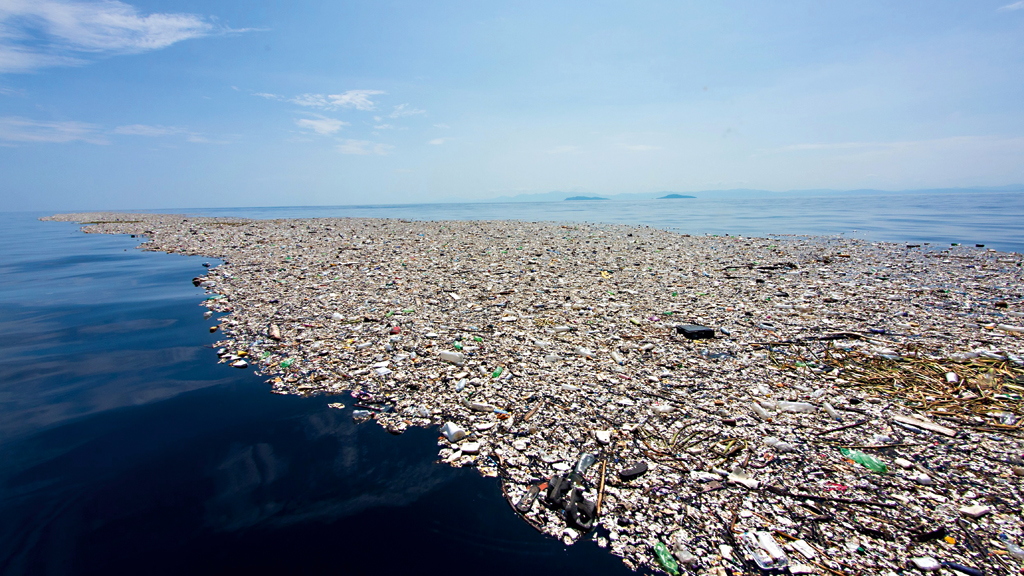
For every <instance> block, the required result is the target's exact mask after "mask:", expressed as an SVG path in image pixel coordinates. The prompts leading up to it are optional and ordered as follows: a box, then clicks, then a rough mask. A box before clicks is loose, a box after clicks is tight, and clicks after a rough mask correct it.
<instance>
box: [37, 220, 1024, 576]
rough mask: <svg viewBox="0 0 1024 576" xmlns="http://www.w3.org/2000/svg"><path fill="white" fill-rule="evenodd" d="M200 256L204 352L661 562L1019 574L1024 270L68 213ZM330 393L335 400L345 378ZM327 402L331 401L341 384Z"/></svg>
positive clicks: (584, 531) (823, 246)
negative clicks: (208, 348) (420, 435)
mask: <svg viewBox="0 0 1024 576" xmlns="http://www.w3.org/2000/svg"><path fill="white" fill-rule="evenodd" d="M51 219H55V220H65V221H78V222H82V223H83V224H84V225H85V227H84V230H85V231H86V232H101V233H111V234H135V235H142V236H144V237H145V238H146V241H145V243H144V244H143V245H142V247H143V248H144V249H146V250H154V251H162V252H170V253H181V254H190V255H204V256H208V257H216V258H220V259H222V260H223V261H224V262H225V263H224V264H223V265H221V266H217V267H213V268H210V269H208V270H203V272H204V274H203V275H202V276H199V277H197V278H195V280H194V283H195V285H196V286H197V287H200V288H203V289H204V290H205V291H206V292H207V299H206V300H205V301H204V302H203V306H204V307H205V311H206V312H214V313H217V314H219V316H218V317H217V318H216V319H215V320H213V319H211V322H215V324H214V325H213V326H212V327H211V328H213V329H216V330H218V331H219V333H220V334H221V335H222V336H223V340H222V341H221V343H220V345H221V346H222V348H221V350H220V351H219V355H220V357H221V361H222V362H225V363H228V364H230V365H232V366H236V367H238V368H250V367H251V368H254V369H256V370H257V371H258V372H259V373H260V374H263V375H265V376H266V377H267V378H268V383H269V384H270V386H271V389H272V391H274V392H276V393H282V394H326V395H342V394H344V395H346V396H348V397H349V398H350V399H351V400H350V402H351V405H352V407H353V409H354V410H353V412H352V415H353V417H354V418H356V419H357V420H360V421H367V422H369V421H374V422H376V423H377V424H379V425H381V426H383V427H384V428H385V429H387V430H388V431H389V432H392V433H395V434H400V433H402V432H403V431H404V430H406V429H407V428H408V427H409V426H430V427H435V428H436V429H437V430H438V449H439V451H438V455H439V459H440V460H441V461H442V462H444V463H447V464H450V465H452V466H471V467H475V468H476V469H477V470H479V471H480V473H482V474H484V475H487V476H492V477H499V478H500V479H501V486H502V490H503V492H504V496H505V498H506V499H507V500H508V502H509V513H510V514H517V515H519V516H520V517H521V518H522V519H523V520H524V521H526V522H528V523H529V524H530V525H531V526H533V527H535V528H536V529H537V530H539V531H541V532H543V533H545V534H548V535H550V536H552V537H554V538H558V539H561V540H562V541H564V542H565V543H566V544H567V545H569V544H574V543H577V542H579V541H580V540H588V541H594V542H595V543H596V544H597V545H598V546H601V547H603V548H607V549H609V551H610V553H612V554H615V555H617V556H619V557H621V558H622V560H623V562H625V563H626V564H627V565H628V566H630V567H632V568H634V569H637V568H641V567H645V568H648V569H653V570H660V571H663V572H666V573H670V574H682V573H693V574H709V575H716V576H723V575H737V574H821V575H828V574H838V575H846V574H884V575H895V574H908V573H918V572H932V571H940V572H941V573H948V574H954V573H961V574H968V575H975V574H1018V573H1021V570H1022V566H1024V564H1022V562H1024V549H1022V548H1021V545H1022V544H1024V532H1022V528H1024V526H1022V518H1021V513H1022V510H1021V507H1022V502H1024V499H1022V494H1021V487H1022V486H1024V460H1022V456H1024V441H1022V433H1024V430H1022V427H1021V419H1022V417H1024V406H1022V394H1024V361H1022V357H1024V339H1022V335H1024V334H1022V333H1024V328H1022V326H1024V277H1022V276H1024V268H1022V260H1024V259H1022V257H1021V255H1019V254H1007V253H999V252H995V251H993V250H986V249H984V248H979V247H966V246H951V247H939V246H929V245H924V246H920V245H905V244H891V243H876V242H868V241H863V240H854V239H849V238H843V237H800V236H785V237H778V238H744V237H735V236H689V235H686V234H678V233H673V232H668V231H663V230H658V229H652V228H648V227H638V226H622V225H602V224H560V223H545V222H515V221H496V222H461V221H459V222H419V221H405V220H385V219H361V218H359V219H357V218H351V219H349V218H324V219H303V220H245V219H237V218H197V217H188V216H177V215H154V214H106V213H103V214H67V215H60V216H55V217H51ZM346 402H349V400H346ZM331 406H333V407H339V408H340V407H343V406H344V405H343V404H341V403H339V402H335V403H332V404H331Z"/></svg>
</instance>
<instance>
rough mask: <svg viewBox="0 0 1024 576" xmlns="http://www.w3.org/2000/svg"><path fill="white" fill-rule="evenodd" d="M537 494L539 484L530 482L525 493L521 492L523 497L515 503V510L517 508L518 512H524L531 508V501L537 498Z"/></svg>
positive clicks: (538, 492)
mask: <svg viewBox="0 0 1024 576" xmlns="http://www.w3.org/2000/svg"><path fill="white" fill-rule="evenodd" d="M538 494H540V485H538V484H531V485H530V489H529V490H527V491H526V494H523V497H522V498H520V499H519V502H517V503H516V510H518V511H519V513H520V514H526V513H527V512H529V511H530V508H533V502H534V501H535V500H536V499H537V495H538Z"/></svg>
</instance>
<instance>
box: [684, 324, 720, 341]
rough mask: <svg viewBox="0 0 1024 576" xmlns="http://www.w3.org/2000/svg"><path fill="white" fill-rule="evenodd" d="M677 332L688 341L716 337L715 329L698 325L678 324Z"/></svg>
mask: <svg viewBox="0 0 1024 576" xmlns="http://www.w3.org/2000/svg"><path fill="white" fill-rule="evenodd" d="M676 332H677V333H679V334H682V335H683V336H684V337H685V338H686V339H687V340H702V339H704V338H714V337H715V329H714V328H708V327H707V326H698V325H696V324H678V325H676Z"/></svg>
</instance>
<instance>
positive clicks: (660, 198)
mask: <svg viewBox="0 0 1024 576" xmlns="http://www.w3.org/2000/svg"><path fill="white" fill-rule="evenodd" d="M667 198H696V196H686V195H684V194H669V195H668V196H660V197H658V198H657V199H658V200H665V199H667Z"/></svg>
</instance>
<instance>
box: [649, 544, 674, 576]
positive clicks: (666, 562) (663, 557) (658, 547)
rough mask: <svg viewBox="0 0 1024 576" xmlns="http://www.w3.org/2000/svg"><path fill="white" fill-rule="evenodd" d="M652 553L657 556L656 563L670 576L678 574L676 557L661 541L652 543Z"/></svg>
mask: <svg viewBox="0 0 1024 576" xmlns="http://www.w3.org/2000/svg"><path fill="white" fill-rule="evenodd" d="M654 554H655V555H656V556H657V557H658V563H659V564H661V567H662V568H664V569H665V572H668V573H669V574H671V575H672V576H678V574H679V565H678V564H677V563H676V559H675V558H673V557H672V554H670V553H669V551H668V548H667V547H666V546H665V545H664V544H662V543H661V542H657V543H656V544H655V545H654Z"/></svg>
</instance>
